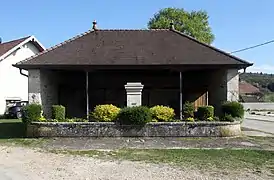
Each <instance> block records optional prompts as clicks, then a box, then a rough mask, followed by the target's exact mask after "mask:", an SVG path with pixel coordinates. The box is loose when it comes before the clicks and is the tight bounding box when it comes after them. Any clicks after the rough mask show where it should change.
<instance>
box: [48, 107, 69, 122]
mask: <svg viewBox="0 0 274 180" xmlns="http://www.w3.org/2000/svg"><path fill="white" fill-rule="evenodd" d="M51 118H52V119H57V120H64V119H65V118H66V108H65V107H64V106H62V105H53V106H52V116H51Z"/></svg>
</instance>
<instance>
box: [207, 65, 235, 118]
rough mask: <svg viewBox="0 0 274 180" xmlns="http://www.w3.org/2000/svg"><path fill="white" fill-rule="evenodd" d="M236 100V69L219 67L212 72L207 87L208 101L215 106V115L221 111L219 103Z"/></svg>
mask: <svg viewBox="0 0 274 180" xmlns="http://www.w3.org/2000/svg"><path fill="white" fill-rule="evenodd" d="M238 100H239V74H238V69H220V70H218V71H216V72H214V73H212V75H211V77H210V81H209V87H208V103H209V105H213V106H214V107H215V113H216V115H219V114H220V113H221V105H222V103H223V102H225V101H238Z"/></svg>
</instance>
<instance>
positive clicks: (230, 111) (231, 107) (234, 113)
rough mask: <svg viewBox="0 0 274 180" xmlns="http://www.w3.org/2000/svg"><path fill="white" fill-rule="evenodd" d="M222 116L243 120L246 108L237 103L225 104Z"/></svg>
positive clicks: (222, 108)
mask: <svg viewBox="0 0 274 180" xmlns="http://www.w3.org/2000/svg"><path fill="white" fill-rule="evenodd" d="M221 110H222V116H225V115H230V116H231V117H233V118H243V117H244V112H245V111H244V106H243V105H242V104H241V103H239V102H236V101H232V102H225V103H223V104H222V107H221Z"/></svg>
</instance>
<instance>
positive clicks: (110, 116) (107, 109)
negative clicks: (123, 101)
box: [91, 104, 120, 122]
mask: <svg viewBox="0 0 274 180" xmlns="http://www.w3.org/2000/svg"><path fill="white" fill-rule="evenodd" d="M119 112H120V108H118V107H116V106H114V105H112V104H104V105H97V106H96V107H95V108H94V111H93V112H92V113H91V117H92V118H93V119H94V120H95V121H103V122H110V121H115V120H116V119H117V116H118V114H119Z"/></svg>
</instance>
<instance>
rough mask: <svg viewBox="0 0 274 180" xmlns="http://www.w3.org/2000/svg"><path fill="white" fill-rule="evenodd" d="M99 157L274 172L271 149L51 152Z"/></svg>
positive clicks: (208, 168) (273, 152) (201, 167)
mask: <svg viewBox="0 0 274 180" xmlns="http://www.w3.org/2000/svg"><path fill="white" fill-rule="evenodd" d="M52 152H55V153H68V154H72V155H82V156H90V157H97V158H103V159H110V158H112V159H120V160H130V161H144V162H150V163H167V164H171V165H176V166H179V167H186V168H195V169H200V170H207V171H208V170H232V171H234V170H235V171H239V170H248V171H249V170H250V171H254V172H262V171H265V170H266V171H268V172H269V173H270V174H273V175H274V151H263V150H232V149H220V150H216V149H210V150H202V149H157V150H156V149H143V150H140V149H121V150H118V151H95V150H92V151H67V150H65V151H62V150H60V151H58V150H57V151H56V150H54V151H52Z"/></svg>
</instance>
